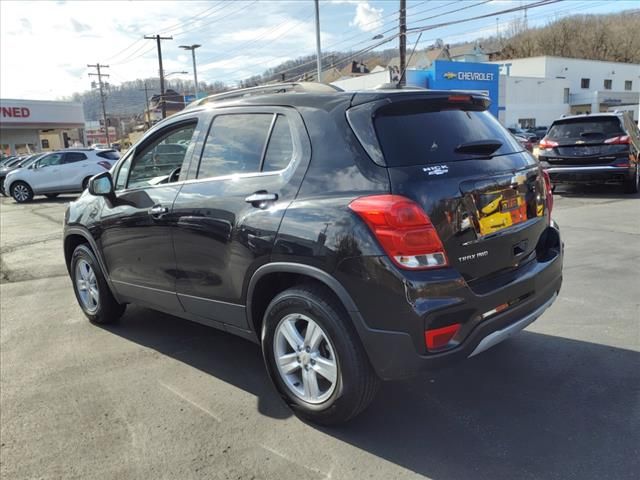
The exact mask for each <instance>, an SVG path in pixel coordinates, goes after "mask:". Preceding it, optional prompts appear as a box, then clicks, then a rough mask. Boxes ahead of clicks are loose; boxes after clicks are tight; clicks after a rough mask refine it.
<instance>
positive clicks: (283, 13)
mask: <svg viewBox="0 0 640 480" xmlns="http://www.w3.org/2000/svg"><path fill="white" fill-rule="evenodd" d="M530 3H535V0H492V1H485V2H482V1H480V0H466V1H450V0H442V1H440V0H429V1H421V0H407V5H408V10H407V18H408V25H409V27H415V26H421V25H429V24H433V23H442V22H448V21H456V20H461V19H463V18H468V17H473V16H477V15H483V14H487V13H492V12H497V11H500V10H505V9H508V8H513V7H518V6H522V5H526V4H530ZM398 4H399V1H398V0H381V1H373V0H369V1H366V0H321V1H320V17H321V18H320V23H321V38H322V45H323V50H324V51H329V50H340V51H349V50H352V51H358V50H360V49H363V48H366V47H369V46H371V45H374V44H375V43H377V42H380V40H372V38H373V37H374V36H376V35H378V34H380V33H382V34H383V35H385V38H389V37H390V36H392V35H393V34H394V33H395V31H396V28H397V18H398V15H397V9H398ZM637 7H638V1H637V0H629V1H624V0H618V1H598V0H586V1H584V0H583V1H580V0H565V1H562V2H560V3H556V4H554V5H548V6H543V7H540V8H535V9H531V10H530V11H529V12H528V19H529V25H539V24H544V23H546V22H548V21H550V20H551V19H553V18H558V17H563V16H566V15H569V14H572V13H578V12H579V13H607V12H614V11H621V10H625V9H631V8H637ZM454 10H458V11H454ZM522 16H523V13H522V12H516V13H511V14H502V15H500V16H499V18H498V20H497V22H496V19H495V18H489V19H483V20H476V21H472V22H467V23H462V24H458V25H451V26H448V27H441V28H438V29H435V30H431V31H428V32H425V34H423V36H422V38H421V40H420V45H419V46H420V47H422V46H427V45H429V44H432V43H433V42H434V41H435V39H437V38H441V39H442V40H444V42H445V43H455V42H459V41H464V40H472V39H473V38H476V37H479V36H483V35H490V34H493V33H495V31H496V28H498V29H500V30H506V29H507V28H508V26H509V24H510V22H511V21H512V20H513V19H514V18H516V17H517V18H521V17H522ZM430 17H433V18H430ZM157 33H160V34H163V35H165V36H173V40H167V41H164V42H162V51H163V59H164V69H165V72H166V73H170V72H176V71H184V70H186V71H188V72H189V75H184V76H183V77H184V78H185V79H190V78H191V74H192V66H191V55H190V52H185V51H184V50H181V49H180V48H179V45H184V44H187V45H189V44H194V43H199V44H202V47H201V48H199V49H198V50H197V51H196V53H197V60H198V75H199V78H200V79H201V80H205V81H208V82H213V81H216V80H219V81H223V82H225V83H228V84H230V85H233V84H235V83H236V82H237V81H238V80H240V79H243V78H246V77H248V76H250V75H253V74H259V73H262V72H263V71H264V70H265V69H267V68H270V67H275V66H277V65H279V64H280V63H282V62H284V61H286V60H289V59H292V58H296V57H298V56H300V55H306V54H312V53H314V51H315V33H314V7H313V1H312V0H290V1H287V0H272V1H268V0H222V1H221V0H217V1H216V0H212V1H159V2H158V1H136V0H130V1H108V2H103V1H90V0H85V1H36V2H30V1H24V0H22V1H10V0H2V1H0V97H2V98H29V99H56V98H62V97H64V96H67V95H70V94H72V93H73V92H80V91H83V90H87V89H88V88H89V87H90V78H89V77H88V75H87V74H88V72H89V69H88V68H87V66H86V65H87V64H95V63H96V62H100V63H103V64H108V65H110V68H109V69H108V70H107V72H108V73H109V74H110V75H111V77H110V79H109V80H110V81H111V82H112V83H114V84H118V83H121V82H123V81H126V80H135V79H136V78H145V77H147V78H148V77H153V76H155V75H157V72H158V60H157V54H156V46H155V42H154V41H151V40H144V39H143V38H142V37H143V36H144V35H152V34H157ZM416 38H417V36H415V35H414V36H409V38H408V44H409V45H410V48H412V47H413V42H415V39H416ZM396 44H397V40H395V39H392V41H391V42H390V43H387V44H386V45H383V46H381V47H380V48H390V47H395V46H396ZM314 67H315V64H312V65H309V70H312V69H313V68H314Z"/></svg>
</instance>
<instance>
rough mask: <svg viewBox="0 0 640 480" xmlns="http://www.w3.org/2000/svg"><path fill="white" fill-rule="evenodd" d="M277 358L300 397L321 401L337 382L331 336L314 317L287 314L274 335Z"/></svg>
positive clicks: (289, 385)
mask: <svg viewBox="0 0 640 480" xmlns="http://www.w3.org/2000/svg"><path fill="white" fill-rule="evenodd" d="M273 351H274V357H275V361H276V364H277V367H278V372H279V373H280V378H282V380H283V382H284V384H285V385H286V386H287V388H289V390H290V391H291V392H292V393H293V394H294V395H295V396H296V397H298V398H300V399H301V400H304V401H305V402H308V403H314V404H318V403H322V402H324V401H326V400H327V399H328V398H329V397H330V396H331V395H332V394H333V392H334V391H335V389H336V385H337V384H338V375H339V372H338V362H337V358H336V355H335V350H334V348H333V346H332V345H331V341H330V340H329V337H328V336H327V335H326V334H325V332H324V331H323V330H322V328H320V326H319V325H318V324H317V323H316V322H314V321H313V320H312V319H311V318H309V317H307V316H306V315H302V314H297V313H294V314H289V315H287V316H285V317H284V318H283V319H282V320H280V323H278V326H277V327H276V332H275V335H274V337H273Z"/></svg>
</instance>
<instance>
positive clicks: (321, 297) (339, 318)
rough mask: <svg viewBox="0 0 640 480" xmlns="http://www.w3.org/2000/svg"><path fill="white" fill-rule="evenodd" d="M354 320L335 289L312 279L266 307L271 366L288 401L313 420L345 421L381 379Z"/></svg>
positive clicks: (323, 422) (264, 345) (264, 330)
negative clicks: (330, 290) (361, 340)
mask: <svg viewBox="0 0 640 480" xmlns="http://www.w3.org/2000/svg"><path fill="white" fill-rule="evenodd" d="M350 322H351V320H350V319H349V317H348V314H347V313H346V311H345V309H344V308H343V306H342V305H341V304H340V303H339V302H338V301H337V300H336V299H335V298H334V297H333V295H331V293H330V292H329V291H328V290H327V289H326V288H323V287H321V286H318V285H313V284H309V285H302V286H299V287H295V288H290V289H288V290H285V291H284V292H282V293H280V294H279V295H277V296H276V297H275V298H274V299H273V300H272V301H271V303H270V304H269V306H268V307H267V310H266V313H265V316H264V322H263V326H262V352H263V356H264V360H265V364H266V366H267V371H268V372H269V375H270V377H271V380H272V381H273V383H274V385H275V387H276V388H277V390H278V392H279V393H280V395H281V396H282V398H283V399H284V401H285V402H286V403H287V404H288V405H289V406H290V407H291V408H292V409H293V411H294V412H295V413H296V414H297V415H298V416H300V417H302V418H304V419H306V420H309V421H311V422H313V423H317V424H321V425H335V424H339V423H344V422H346V421H348V420H350V419H352V418H353V417H355V416H356V415H358V414H359V413H360V412H362V411H363V410H364V409H365V408H366V407H367V406H368V405H369V404H370V403H371V401H372V400H373V398H374V396H375V394H376V392H377V389H378V386H379V383H380V380H379V378H378V377H377V376H376V374H375V372H374V371H373V369H372V367H371V365H370V363H369V359H368V358H367V355H366V353H365V351H364V349H363V347H362V345H361V343H360V340H359V338H358V336H357V334H356V332H355V330H354V328H353V326H352V325H351V323H350ZM314 331H315V334H312V332H314ZM293 344H296V345H295V347H294V346H293Z"/></svg>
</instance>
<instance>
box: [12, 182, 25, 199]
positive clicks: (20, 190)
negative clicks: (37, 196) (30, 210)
mask: <svg viewBox="0 0 640 480" xmlns="http://www.w3.org/2000/svg"><path fill="white" fill-rule="evenodd" d="M13 198H15V199H16V200H17V201H19V202H26V201H27V200H28V199H29V189H28V188H27V186H26V185H22V184H21V183H19V184H18V185H16V186H15V187H13Z"/></svg>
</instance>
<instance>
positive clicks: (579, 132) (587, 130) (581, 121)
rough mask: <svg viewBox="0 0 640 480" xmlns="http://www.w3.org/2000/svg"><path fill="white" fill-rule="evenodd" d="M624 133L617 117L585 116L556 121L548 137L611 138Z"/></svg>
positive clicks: (560, 138)
mask: <svg viewBox="0 0 640 480" xmlns="http://www.w3.org/2000/svg"><path fill="white" fill-rule="evenodd" d="M624 134H625V132H624V130H623V129H622V125H620V120H618V118H616V117H600V118H593V117H585V118H572V119H568V120H560V121H558V122H554V124H553V125H552V126H551V129H550V130H549V133H548V134H547V138H552V139H554V140H562V139H572V140H573V139H585V138H590V137H593V138H610V137H616V136H618V135H624Z"/></svg>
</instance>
